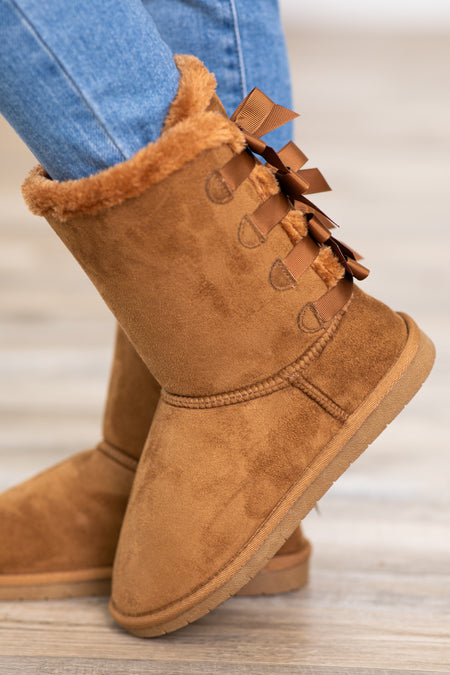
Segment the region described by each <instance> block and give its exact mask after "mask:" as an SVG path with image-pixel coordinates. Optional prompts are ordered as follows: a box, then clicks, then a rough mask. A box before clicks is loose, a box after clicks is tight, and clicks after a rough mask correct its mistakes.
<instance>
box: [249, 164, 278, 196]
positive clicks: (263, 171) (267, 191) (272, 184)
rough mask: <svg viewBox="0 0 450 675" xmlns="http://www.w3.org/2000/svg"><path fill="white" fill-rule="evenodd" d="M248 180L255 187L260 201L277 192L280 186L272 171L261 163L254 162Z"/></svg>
mask: <svg viewBox="0 0 450 675" xmlns="http://www.w3.org/2000/svg"><path fill="white" fill-rule="evenodd" d="M249 181H250V183H251V184H252V185H253V187H254V188H255V192H256V194H257V195H258V198H259V199H260V200H261V201H263V202H264V201H266V199H269V197H272V196H273V195H276V194H278V192H279V191H280V186H279V185H278V181H277V179H276V178H275V176H274V175H273V173H272V171H270V169H268V168H267V167H266V166H264V165H263V164H259V163H258V164H256V165H255V167H254V169H253V170H252V172H251V174H250V176H249Z"/></svg>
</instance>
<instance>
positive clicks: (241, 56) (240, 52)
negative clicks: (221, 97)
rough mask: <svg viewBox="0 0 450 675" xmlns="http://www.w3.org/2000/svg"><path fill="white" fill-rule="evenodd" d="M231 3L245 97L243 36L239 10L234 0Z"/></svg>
mask: <svg viewBox="0 0 450 675" xmlns="http://www.w3.org/2000/svg"><path fill="white" fill-rule="evenodd" d="M229 1H230V9H231V14H232V17H233V28H234V37H235V40H236V53H237V57H238V62H239V75H240V78H241V93H242V96H243V97H244V96H245V95H246V92H247V82H246V77H245V66H244V54H243V52H242V43H241V35H240V33H239V21H238V16H237V10H236V5H235V2H234V0H229Z"/></svg>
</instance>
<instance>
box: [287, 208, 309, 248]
mask: <svg viewBox="0 0 450 675" xmlns="http://www.w3.org/2000/svg"><path fill="white" fill-rule="evenodd" d="M281 225H282V227H283V228H284V230H285V232H286V234H287V236H288V237H289V239H290V240H291V243H292V244H293V245H294V246H295V244H297V243H298V242H299V241H300V239H303V237H306V235H307V234H308V225H307V222H306V218H305V216H304V215H303V213H301V212H300V211H289V213H288V214H287V216H285V218H283V220H282V221H281Z"/></svg>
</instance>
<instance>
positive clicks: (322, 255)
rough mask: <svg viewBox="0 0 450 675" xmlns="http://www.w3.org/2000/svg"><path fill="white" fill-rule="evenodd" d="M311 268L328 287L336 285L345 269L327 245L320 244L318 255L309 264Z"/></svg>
mask: <svg viewBox="0 0 450 675" xmlns="http://www.w3.org/2000/svg"><path fill="white" fill-rule="evenodd" d="M311 267H312V268H313V270H314V271H315V272H316V273H317V274H318V275H319V277H320V278H321V279H322V280H323V281H324V282H325V283H326V285H327V286H328V288H332V287H333V286H336V284H337V282H338V281H339V280H340V279H342V277H343V276H344V273H345V270H344V268H343V266H342V265H341V263H340V262H339V260H338V259H337V258H336V256H335V255H334V253H333V251H332V250H331V248H330V247H329V246H322V248H321V249H320V251H319V255H318V256H317V258H316V259H315V260H314V262H313V264H312V265H311Z"/></svg>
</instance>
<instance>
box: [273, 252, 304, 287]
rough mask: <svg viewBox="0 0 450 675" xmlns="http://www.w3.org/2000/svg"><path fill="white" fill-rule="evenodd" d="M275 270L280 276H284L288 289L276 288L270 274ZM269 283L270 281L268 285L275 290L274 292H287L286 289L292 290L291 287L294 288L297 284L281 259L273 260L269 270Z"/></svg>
mask: <svg viewBox="0 0 450 675" xmlns="http://www.w3.org/2000/svg"><path fill="white" fill-rule="evenodd" d="M275 269H278V270H279V271H280V272H281V273H282V275H283V276H284V278H285V279H286V281H287V282H288V283H289V286H288V287H286V286H277V285H276V284H275V282H274V281H273V280H272V272H273V271H274V270H275ZM269 281H270V285H271V286H272V287H273V288H275V290H276V291H285V290H287V288H293V286H296V284H297V279H296V278H295V277H294V275H293V274H292V272H291V271H290V270H289V269H288V268H287V266H286V263H285V262H284V260H281V258H277V259H276V260H275V262H274V264H273V265H272V267H271V270H270V276H269Z"/></svg>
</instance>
